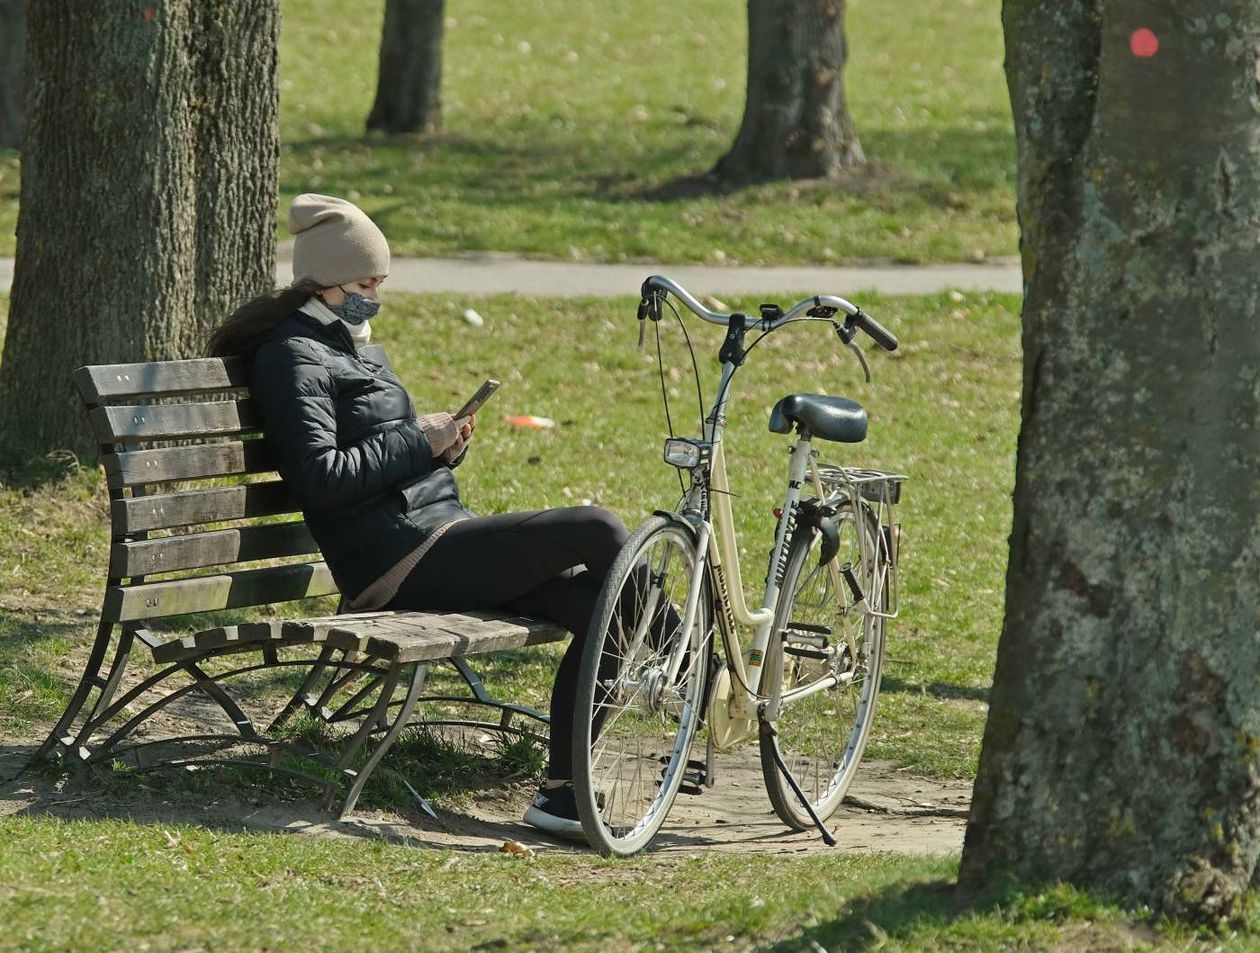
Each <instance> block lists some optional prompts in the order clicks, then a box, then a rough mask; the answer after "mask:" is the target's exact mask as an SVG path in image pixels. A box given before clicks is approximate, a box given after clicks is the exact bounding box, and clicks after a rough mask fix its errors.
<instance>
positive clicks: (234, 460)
mask: <svg viewBox="0 0 1260 953" xmlns="http://www.w3.org/2000/svg"><path fill="white" fill-rule="evenodd" d="M101 464H102V466H104V467H105V475H106V476H107V477H108V478H109V485H110V486H111V487H115V488H121V487H128V486H139V485H140V484H143V483H166V482H169V481H171V480H198V479H204V478H206V477H218V476H235V475H237V474H241V473H267V472H269V471H271V470H273V469H275V467H274V466H273V464H272V463H271V459H270V455H269V454H268V453H267V448H266V445H265V443H264V442H263V441H262V440H230V441H223V442H221V443H203V444H197V445H195V446H191V447H160V448H156V449H153V450H128V451H124V452H123V453H106V454H103V455H102V457H101Z"/></svg>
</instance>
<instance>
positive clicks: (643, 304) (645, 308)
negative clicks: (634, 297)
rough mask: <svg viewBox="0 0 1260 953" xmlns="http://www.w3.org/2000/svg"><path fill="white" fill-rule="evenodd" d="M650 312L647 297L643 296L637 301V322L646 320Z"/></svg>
mask: <svg viewBox="0 0 1260 953" xmlns="http://www.w3.org/2000/svg"><path fill="white" fill-rule="evenodd" d="M650 310H651V305H649V304H648V299H647V296H646V295H645V296H644V297H642V298H640V299H639V320H640V321H643V320H646V318H647V316H648V312H649V311H650Z"/></svg>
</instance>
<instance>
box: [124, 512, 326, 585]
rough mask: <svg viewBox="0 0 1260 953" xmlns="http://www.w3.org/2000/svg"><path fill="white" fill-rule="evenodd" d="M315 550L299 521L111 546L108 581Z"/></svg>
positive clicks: (311, 538)
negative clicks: (109, 579)
mask: <svg viewBox="0 0 1260 953" xmlns="http://www.w3.org/2000/svg"><path fill="white" fill-rule="evenodd" d="M318 552H319V546H318V545H317V544H316V543H315V539H314V538H313V537H312V536H311V531H310V530H309V529H307V528H306V524H305V523H304V522H302V521H301V520H297V521H295V522H288V523H265V524H263V525H260V526H243V527H241V528H240V529H220V530H211V531H208V532H203V533H189V534H187V535H183V536H162V537H159V538H157V539H139V540H132V541H129V542H121V543H115V544H114V545H113V546H112V547H111V549H110V554H109V575H110V578H111V579H121V578H123V577H129V576H151V575H153V574H155V573H163V572H175V571H177V570H180V569H203V568H205V567H206V566H223V565H226V564H228V563H243V562H252V561H253V560H255V559H272V558H275V557H278V556H305V555H307V554H309V553H318Z"/></svg>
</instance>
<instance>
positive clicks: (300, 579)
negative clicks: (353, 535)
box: [102, 562, 338, 622]
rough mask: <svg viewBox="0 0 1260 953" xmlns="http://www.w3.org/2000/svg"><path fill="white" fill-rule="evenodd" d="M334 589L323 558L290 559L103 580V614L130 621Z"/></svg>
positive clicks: (332, 592) (113, 619)
mask: <svg viewBox="0 0 1260 953" xmlns="http://www.w3.org/2000/svg"><path fill="white" fill-rule="evenodd" d="M337 591H338V590H337V585H336V583H334V582H333V578H332V573H330V572H329V571H328V566H327V565H326V564H324V563H322V562H319V563H292V564H290V565H287V566H269V567H267V568H265V569H242V570H240V571H238V572H230V573H219V574H215V575H209V576H194V577H191V578H186V579H173V580H170V581H165V582H144V583H139V584H137V585H132V586H107V587H106V588H105V607H104V608H103V609H102V616H103V618H104V619H105V620H106V621H109V622H133V621H137V620H140V619H157V618H161V617H163V616H169V615H187V614H188V613H190V612H214V611H216V610H219V609H237V608H241V607H243V606H260V605H270V604H271V603H275V602H289V601H291V600H294V599H305V598H308V597H311V596H329V595H335V594H336V593H337Z"/></svg>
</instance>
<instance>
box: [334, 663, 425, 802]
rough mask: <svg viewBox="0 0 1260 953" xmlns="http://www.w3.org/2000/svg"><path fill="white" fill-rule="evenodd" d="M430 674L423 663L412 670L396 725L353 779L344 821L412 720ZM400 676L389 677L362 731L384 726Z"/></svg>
mask: <svg viewBox="0 0 1260 953" xmlns="http://www.w3.org/2000/svg"><path fill="white" fill-rule="evenodd" d="M428 671H429V669H428V666H427V665H424V664H420V663H417V664H416V666H415V668H414V669H413V670H412V673H411V683H410V684H409V685H408V686H407V696H406V698H404V699H403V703H402V707H401V708H399V709H398V714H397V715H396V716H395V717H394V723H393V724H392V725H390V726H389V731H387V732H386V733H385V737H384V738H382V739H381V741H380V743H379V744H378V745H377V746H376V750H375V751H373V752H372V754H371V756H370V757H369V758H368V759H367V762H366V763H365V764H364V765H363V767H362V768H360V769H359V772H358V774H357V775H356V777H355V779H354V784H352V785H351V786H350V790H349V792H347V794H346V802H345V804H344V805H342V808H341V814H340V817H341V818H343V819H344V818H345V817H346V816H347V815H348V814H349V813H350V812H351V811H353V810H354V806H355V804H356V803H357V802H358V800H359V795H360V794H361V793H363V786H364V785H365V784H366V783H367V779H368V778H369V777H370V776H371V774H372V772H373V771H374V770H375V769H376V766H377V764H378V763H380V760H381V758H383V757H384V756H385V752H386V751H388V750H389V748H390V746H391V745H392V744H393V743H394V739H395V738H397V737H398V735H399V733H400V732H401V731H402V730H403V728H404V727H406V725H407V721H408V720H409V719H410V718H411V713H412V711H413V710H414V709H415V707H416V702H417V701H418V700H419V699H420V692H421V690H422V689H423V688H424V680H425V676H426V675H427V674H428ZM398 674H399V673H398V671H397V670H394V671H391V672H390V674H389V676H387V677H386V688H387V689H388V690H386V689H382V690H381V697H380V699H379V700H378V701H377V703H376V708H375V709H374V710H373V711H372V712H371V713H370V714H368V715H367V716H366V717H365V718H364V721H363V728H368V729H369V730H370V727H371V726H372V725H375V724H377V723H378V722H379V723H382V724H383V723H384V722H383V719H384V717H385V715H386V714H387V712H388V709H389V702H390V701H391V700H392V696H393V693H394V692H393V689H394V686H395V685H396V684H397V682H398ZM363 728H360V729H359V730H360V732H362V731H363ZM364 737H366V735H364ZM356 750H358V745H354V746H353V747H352V748H349V749H347V751H346V754H345V755H343V756H342V761H343V762H348V760H349V758H352V757H353V756H354V751H356ZM413 793H414V792H413ZM330 806H331V805H330Z"/></svg>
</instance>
